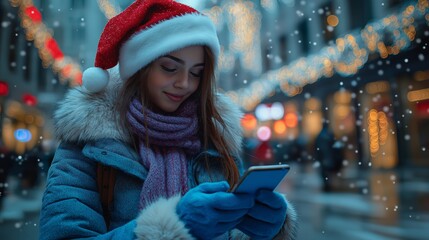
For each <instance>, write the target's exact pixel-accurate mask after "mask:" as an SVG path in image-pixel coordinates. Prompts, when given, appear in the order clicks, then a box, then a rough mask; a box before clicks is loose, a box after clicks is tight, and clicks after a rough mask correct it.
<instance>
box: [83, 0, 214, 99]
mask: <svg viewBox="0 0 429 240" xmlns="http://www.w3.org/2000/svg"><path fill="white" fill-rule="evenodd" d="M192 45H204V46H208V47H209V48H210V49H211V51H212V52H213V54H214V56H215V59H217V56H218V55H219V49H220V47H219V40H218V38H217V34H216V29H215V26H214V25H213V23H212V21H211V20H210V19H209V18H208V17H207V16H205V15H203V14H201V13H200V12H198V11H197V10H195V9H193V8H191V7H189V6H187V5H184V4H181V3H178V2H175V1H172V0H136V1H135V2H134V3H133V4H131V5H130V6H129V7H128V8H127V9H125V10H124V11H123V12H121V13H120V14H118V15H117V16H115V17H113V18H112V19H110V20H109V21H108V22H107V25H106V26H105V28H104V30H103V32H102V34H101V37H100V41H99V43H98V49H97V53H96V56H95V64H94V67H91V68H89V69H87V70H85V71H84V72H83V78H82V81H83V86H84V87H85V88H86V89H87V90H88V91H90V92H99V91H102V90H103V89H104V88H105V87H106V86H107V84H108V81H109V74H108V73H107V71H106V70H107V69H109V68H112V67H114V66H116V65H117V64H118V65H119V74H120V77H121V79H122V80H126V79H128V78H129V77H131V76H132V75H134V74H135V73H136V72H137V71H138V70H140V69H141V68H143V67H144V66H146V65H148V64H149V63H151V62H152V61H153V60H155V59H157V58H159V57H161V56H164V55H166V54H168V53H170V52H173V51H175V50H179V49H181V48H184V47H188V46H192Z"/></svg>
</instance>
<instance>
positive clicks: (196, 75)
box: [191, 71, 203, 78]
mask: <svg viewBox="0 0 429 240" xmlns="http://www.w3.org/2000/svg"><path fill="white" fill-rule="evenodd" d="M191 75H192V76H193V77H196V78H200V77H202V76H203V71H199V72H198V73H194V72H191Z"/></svg>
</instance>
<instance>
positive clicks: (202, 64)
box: [164, 55, 204, 67]
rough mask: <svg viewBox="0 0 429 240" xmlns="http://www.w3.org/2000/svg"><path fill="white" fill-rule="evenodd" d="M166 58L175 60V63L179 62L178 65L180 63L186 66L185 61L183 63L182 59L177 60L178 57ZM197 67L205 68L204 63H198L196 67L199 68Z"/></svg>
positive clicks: (167, 56)
mask: <svg viewBox="0 0 429 240" xmlns="http://www.w3.org/2000/svg"><path fill="white" fill-rule="evenodd" d="M164 57H166V58H170V59H171V60H173V61H175V62H178V63H180V64H182V65H184V64H185V61H183V60H182V59H180V58H177V57H174V56H171V55H165V56H164ZM197 66H204V63H198V64H195V65H194V67H197Z"/></svg>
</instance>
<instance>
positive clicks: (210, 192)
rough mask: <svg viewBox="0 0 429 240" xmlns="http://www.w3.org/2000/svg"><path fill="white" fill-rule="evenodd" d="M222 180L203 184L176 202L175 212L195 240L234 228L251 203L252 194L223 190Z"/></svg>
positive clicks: (227, 186) (224, 187) (207, 237)
mask: <svg viewBox="0 0 429 240" xmlns="http://www.w3.org/2000/svg"><path fill="white" fill-rule="evenodd" d="M228 189H229V185H228V183H227V182H226V181H222V182H215V183H203V184H201V185H199V186H197V187H195V188H193V189H191V190H189V191H188V192H187V193H186V194H185V195H184V196H183V197H182V199H181V200H180V201H179V203H178V204H177V208H176V211H177V214H178V215H179V217H180V219H181V220H182V221H183V222H185V225H186V227H187V228H188V229H190V233H191V234H192V235H193V236H194V237H196V238H198V239H213V238H215V237H217V236H219V235H222V234H223V233H225V232H227V231H229V230H231V229H233V228H235V226H236V225H237V224H238V223H239V222H240V221H241V219H242V217H243V216H244V215H246V213H247V212H248V211H249V209H250V208H251V207H253V205H254V197H252V196H250V195H247V194H233V193H228V192H226V191H227V190H228Z"/></svg>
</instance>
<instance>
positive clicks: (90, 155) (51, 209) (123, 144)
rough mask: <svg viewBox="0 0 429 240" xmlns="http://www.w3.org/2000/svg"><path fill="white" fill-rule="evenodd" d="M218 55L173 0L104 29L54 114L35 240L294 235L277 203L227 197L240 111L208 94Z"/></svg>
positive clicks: (266, 195)
mask: <svg viewBox="0 0 429 240" xmlns="http://www.w3.org/2000/svg"><path fill="white" fill-rule="evenodd" d="M218 54H219V43H218V39H217V36H216V31H215V28H214V26H213V24H212V23H211V21H210V20H209V19H208V18H207V17H206V16H204V15H202V14H201V13H199V12H197V11H196V10H195V9H193V8H191V7H189V6H186V5H183V4H180V3H176V2H174V1H166V0H158V1H156V0H154V1H149V0H142V1H139V0H137V1H135V2H134V3H133V4H132V5H130V7H128V8H127V9H126V10H124V11H123V12H122V13H121V14H119V15H118V16H116V17H115V18H112V19H111V20H110V21H109V22H108V23H107V25H106V27H105V29H104V31H103V33H102V36H101V38H100V42H99V46H98V50H97V55H96V61H95V67H94V68H90V69H88V70H86V71H85V72H84V75H83V87H77V88H75V89H72V90H70V92H69V93H68V94H67V96H66V98H65V100H64V101H63V102H62V103H61V105H60V107H59V109H58V111H57V112H56V115H55V118H56V127H57V134H58V137H59V138H60V140H61V144H60V146H59V147H58V149H57V151H56V154H55V158H54V160H53V163H52V165H51V168H50V169H49V175H48V183H47V187H46V191H45V195H44V198H43V206H42V212H41V218H40V239H83V238H85V239H246V238H250V237H251V238H252V239H253V238H255V239H272V238H276V239H277V238H278V239H293V238H294V236H295V233H294V230H295V222H296V216H295V212H294V210H293V208H292V207H291V205H290V204H287V201H286V199H285V198H284V196H282V195H280V194H279V193H276V192H270V191H260V192H258V193H257V194H256V195H250V194H234V193H229V192H228V189H229V188H230V186H233V185H234V184H235V183H236V182H237V180H238V178H239V175H240V173H241V172H242V165H241V161H240V160H239V159H238V156H239V154H240V148H241V145H240V144H241V137H240V133H241V128H240V121H239V120H240V117H241V114H240V111H239V110H238V108H237V107H235V106H234V105H233V104H232V103H231V102H230V101H229V100H228V98H227V97H226V96H224V95H221V94H219V93H217V92H216V89H215V87H214V85H215V80H214V71H215V66H216V59H217V56H218ZM106 70H108V71H106ZM100 166H102V167H100ZM106 169H107V170H109V169H110V170H109V171H106V172H110V173H112V172H114V174H111V175H109V176H114V177H108V182H109V181H110V183H111V184H110V187H112V191H109V194H110V195H111V196H110V197H111V199H112V202H111V204H110V205H108V207H107V208H103V200H102V199H103V195H104V194H105V191H104V190H103V186H106V185H103V184H101V185H100V181H99V180H98V179H100V175H103V173H102V172H103V171H104V170H106ZM106 172H105V173H104V176H103V177H104V178H105V176H106ZM103 191H104V193H102V192H103Z"/></svg>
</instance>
